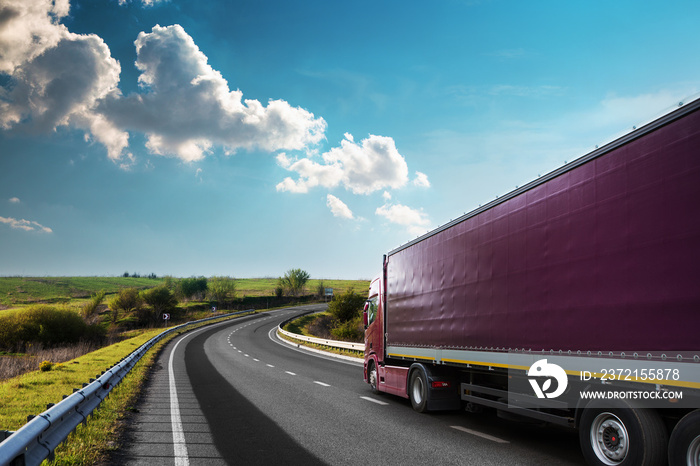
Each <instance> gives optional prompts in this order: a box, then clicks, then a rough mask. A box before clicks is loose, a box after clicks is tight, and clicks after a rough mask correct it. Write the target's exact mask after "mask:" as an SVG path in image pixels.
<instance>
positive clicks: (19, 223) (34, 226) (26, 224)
mask: <svg viewBox="0 0 700 466" xmlns="http://www.w3.org/2000/svg"><path fill="white" fill-rule="evenodd" d="M0 223H4V224H6V225H9V226H10V227H11V228H15V229H17V230H24V231H37V232H40V233H53V230H52V229H51V228H49V227H45V226H44V225H42V224H40V223H38V222H34V221H32V220H24V219H20V220H18V219H16V218H12V217H0Z"/></svg>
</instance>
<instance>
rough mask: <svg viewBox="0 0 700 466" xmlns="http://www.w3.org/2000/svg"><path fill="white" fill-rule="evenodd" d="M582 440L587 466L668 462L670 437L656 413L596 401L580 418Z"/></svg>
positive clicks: (640, 464) (641, 464) (620, 465)
mask: <svg viewBox="0 0 700 466" xmlns="http://www.w3.org/2000/svg"><path fill="white" fill-rule="evenodd" d="M608 406H609V405H608ZM579 441H580V443H581V449H582V451H583V456H584V457H585V458H586V461H587V462H588V464H591V465H604V466H628V465H639V466H652V465H657V464H663V463H664V462H665V460H666V447H667V442H668V437H667V435H666V426H665V425H664V423H663V420H662V419H661V416H659V414H658V413H657V412H656V411H653V410H649V409H639V408H634V407H633V406H631V405H629V404H627V403H624V402H620V403H618V404H617V405H615V407H599V405H598V404H596V403H595V402H594V403H591V404H589V405H588V406H587V407H586V408H585V409H584V411H583V414H582V415H581V424H580V426H579Z"/></svg>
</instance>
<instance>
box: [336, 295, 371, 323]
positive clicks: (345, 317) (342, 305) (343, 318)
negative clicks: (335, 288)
mask: <svg viewBox="0 0 700 466" xmlns="http://www.w3.org/2000/svg"><path fill="white" fill-rule="evenodd" d="M365 301H366V298H365V297H364V296H362V295H359V294H357V293H355V291H354V290H353V289H352V288H350V289H349V290H347V291H346V292H345V293H343V294H341V295H337V296H335V297H333V300H332V301H331V302H330V303H328V312H330V313H331V315H332V316H333V317H334V318H336V319H337V320H338V322H339V323H341V324H342V323H345V322H348V321H351V320H353V319H355V318H356V317H359V316H360V312H361V311H362V308H363V307H364V304H365Z"/></svg>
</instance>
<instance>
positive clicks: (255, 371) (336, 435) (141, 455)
mask: <svg viewBox="0 0 700 466" xmlns="http://www.w3.org/2000/svg"><path fill="white" fill-rule="evenodd" d="M305 310H307V308H290V309H285V310H280V311H271V312H268V313H263V314H256V315H254V316H250V317H245V318H241V319H236V320H232V321H229V322H226V323H222V324H217V325H213V326H210V327H205V328H203V329H199V330H197V331H194V332H189V333H188V334H184V335H183V336H180V337H178V338H177V339H176V340H174V341H173V342H171V343H169V344H168V347H167V348H166V349H165V350H164V351H163V352H162V354H161V355H160V357H159V359H158V364H157V366H156V371H155V372H154V375H153V377H152V378H151V380H150V382H149V383H148V384H147V386H146V388H145V389H144V397H143V400H142V402H141V403H140V404H139V405H138V407H137V408H138V411H139V412H138V413H137V414H136V415H135V416H134V418H133V422H131V428H130V429H129V432H128V433H127V435H126V437H125V439H124V443H125V446H124V448H122V449H120V450H119V451H118V452H117V453H115V455H114V457H113V458H111V459H110V464H124V465H146V464H148V465H149V466H157V465H161V464H169V465H172V464H180V465H187V464H190V465H197V464H207V465H217V464H222V465H223V464H289V465H297V464H299V465H301V464H304V465H314V464H331V465H335V464H343V465H347V464H372V463H377V462H380V463H382V464H388V465H391V464H397V465H398V464H401V465H405V464H433V463H436V462H439V463H443V464H460V465H472V464H473V465H503V464H508V465H530V464H532V465H534V464H537V465H547V464H550V465H566V464H570V465H583V464H585V463H584V461H583V458H582V456H581V453H580V451H579V448H578V441H577V435H576V434H575V433H574V432H571V431H569V430H564V429H560V428H556V427H551V426H533V425H532V424H519V423H514V422H510V421H505V420H502V419H499V418H498V417H496V416H494V415H491V414H481V415H473V414H471V415H470V414H465V413H444V414H435V415H420V414H417V413H415V412H413V410H412V409H411V408H410V403H408V402H407V401H406V400H403V399H401V398H398V397H393V396H388V395H385V396H377V395H372V394H371V393H370V391H369V387H368V386H367V385H366V384H365V383H364V382H363V381H362V366H361V364H359V363H350V362H347V361H342V360H338V359H334V358H329V357H321V356H319V355H316V354H312V353H309V352H307V351H304V350H300V349H296V348H294V347H291V346H289V345H287V344H285V343H281V342H279V341H278V340H277V339H276V337H275V336H274V332H271V330H272V329H273V328H275V327H276V326H277V325H278V324H279V323H280V322H281V321H283V320H285V319H287V318H289V317H290V316H291V315H293V314H298V313H301V312H303V311H305Z"/></svg>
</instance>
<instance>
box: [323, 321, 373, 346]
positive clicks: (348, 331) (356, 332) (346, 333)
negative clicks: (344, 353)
mask: <svg viewBox="0 0 700 466" xmlns="http://www.w3.org/2000/svg"><path fill="white" fill-rule="evenodd" d="M331 335H333V338H335V339H337V340H344V341H352V342H355V343H360V342H362V341H363V340H364V338H365V331H364V325H363V323H362V318H361V317H356V318H354V319H352V320H348V321H347V322H343V323H342V324H340V325H338V326H337V327H335V328H334V329H331Z"/></svg>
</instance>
